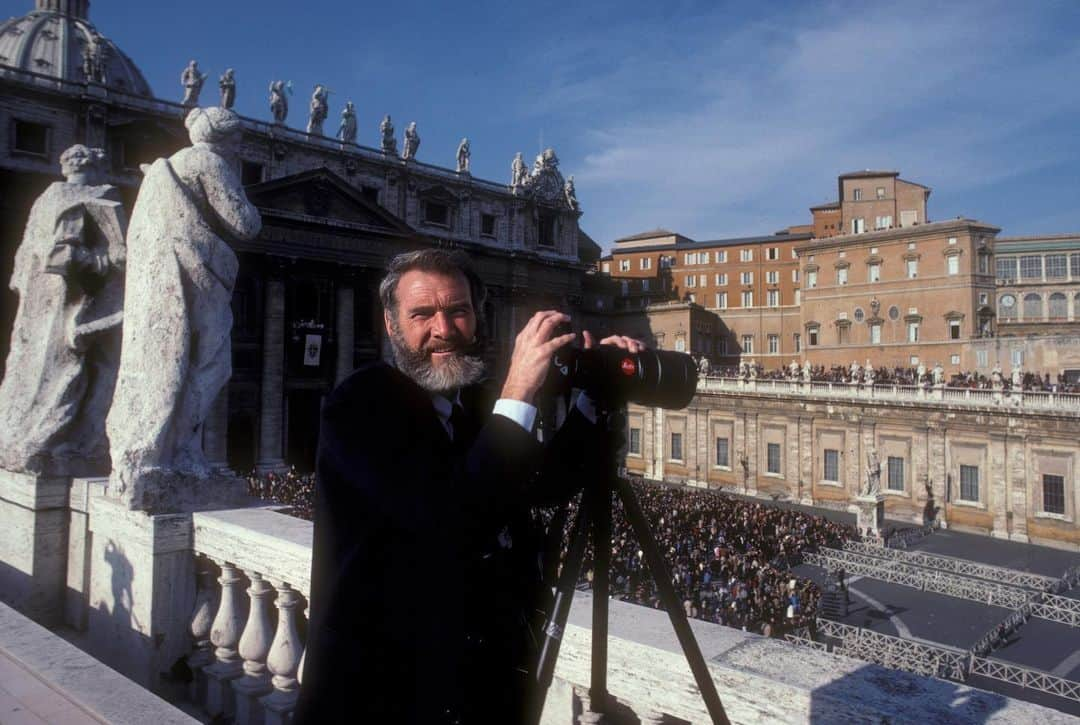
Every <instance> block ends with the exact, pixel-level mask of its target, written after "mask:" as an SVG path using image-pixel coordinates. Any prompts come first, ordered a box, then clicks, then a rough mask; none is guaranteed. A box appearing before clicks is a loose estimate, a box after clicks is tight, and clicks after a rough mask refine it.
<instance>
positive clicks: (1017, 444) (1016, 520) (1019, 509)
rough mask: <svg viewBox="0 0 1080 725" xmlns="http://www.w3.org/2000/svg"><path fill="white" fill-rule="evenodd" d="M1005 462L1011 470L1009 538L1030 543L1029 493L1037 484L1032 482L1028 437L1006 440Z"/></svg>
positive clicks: (1032, 462) (1031, 462) (1032, 463)
mask: <svg viewBox="0 0 1080 725" xmlns="http://www.w3.org/2000/svg"><path fill="white" fill-rule="evenodd" d="M1005 453H1006V456H1005V461H1006V465H1007V466H1008V469H1009V474H1008V475H1009V489H1010V490H1009V496H1010V499H1009V510H1010V511H1012V515H1013V516H1012V533H1011V534H1010V535H1009V538H1010V539H1012V540H1013V541H1022V542H1024V543H1025V544H1026V543H1028V532H1027V517H1028V502H1029V501H1030V498H1029V493H1030V491H1031V489H1032V487H1033V486H1034V485H1035V482H1034V481H1033V480H1031V475H1032V473H1033V470H1032V466H1033V465H1034V461H1033V460H1032V456H1031V451H1030V450H1029V449H1028V439H1027V437H1021V438H1014V437H1012V436H1009V437H1007V438H1006V439H1005Z"/></svg>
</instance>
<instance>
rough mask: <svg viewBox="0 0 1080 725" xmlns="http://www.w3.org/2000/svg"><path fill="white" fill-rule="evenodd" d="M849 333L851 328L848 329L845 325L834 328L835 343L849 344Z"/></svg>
mask: <svg viewBox="0 0 1080 725" xmlns="http://www.w3.org/2000/svg"><path fill="white" fill-rule="evenodd" d="M841 314H843V313H841ZM850 332H851V328H849V327H848V326H847V325H837V326H836V343H837V344H838V345H846V344H848V343H849V342H851V340H850Z"/></svg>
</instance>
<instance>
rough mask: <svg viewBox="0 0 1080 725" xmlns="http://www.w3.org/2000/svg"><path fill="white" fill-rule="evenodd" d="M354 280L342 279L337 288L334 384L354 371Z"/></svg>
mask: <svg viewBox="0 0 1080 725" xmlns="http://www.w3.org/2000/svg"><path fill="white" fill-rule="evenodd" d="M354 305H355V303H354V300H353V283H352V280H348V281H341V282H339V283H338V288H337V325H336V329H335V331H334V334H335V336H336V337H337V359H336V360H335V361H334V385H338V384H339V383H341V381H342V380H344V379H345V378H347V377H348V376H349V373H351V372H352V371H353V336H354V332H355V330H356V324H355V320H354V319H353V315H354V311H355V306H354Z"/></svg>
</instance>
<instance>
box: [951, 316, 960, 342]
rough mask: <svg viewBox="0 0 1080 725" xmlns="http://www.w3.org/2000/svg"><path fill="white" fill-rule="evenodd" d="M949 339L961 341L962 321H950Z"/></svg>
mask: <svg viewBox="0 0 1080 725" xmlns="http://www.w3.org/2000/svg"><path fill="white" fill-rule="evenodd" d="M949 339H950V340H959V339H960V320H949Z"/></svg>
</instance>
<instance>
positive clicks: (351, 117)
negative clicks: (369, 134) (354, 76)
mask: <svg viewBox="0 0 1080 725" xmlns="http://www.w3.org/2000/svg"><path fill="white" fill-rule="evenodd" d="M337 137H338V139H339V140H340V141H341V143H343V144H345V143H356V107H355V106H353V102H352V101H346V102H345V108H343V109H342V110H341V123H340V124H338V132H337Z"/></svg>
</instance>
